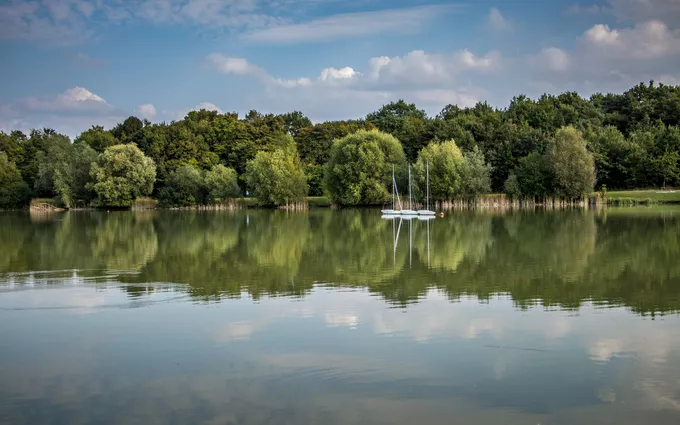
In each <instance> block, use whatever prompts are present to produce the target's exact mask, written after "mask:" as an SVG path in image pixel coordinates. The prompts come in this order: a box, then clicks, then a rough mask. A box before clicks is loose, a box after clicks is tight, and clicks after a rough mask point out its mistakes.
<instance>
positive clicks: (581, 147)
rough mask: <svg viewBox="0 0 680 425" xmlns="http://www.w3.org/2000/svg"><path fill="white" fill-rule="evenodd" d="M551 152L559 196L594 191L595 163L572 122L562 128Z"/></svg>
mask: <svg viewBox="0 0 680 425" xmlns="http://www.w3.org/2000/svg"><path fill="white" fill-rule="evenodd" d="M547 154H548V163H549V164H550V166H551V168H552V172H553V174H554V178H555V190H556V194H557V195H558V196H561V197H563V198H565V199H569V200H572V199H580V198H584V197H587V196H588V195H589V194H590V193H591V192H592V191H593V187H594V186H595V163H594V160H593V155H592V154H591V153H590V152H588V150H587V149H586V142H585V140H584V139H583V134H582V133H581V132H580V131H578V130H577V129H575V128H574V127H572V126H569V127H563V128H561V129H560V130H558V131H557V133H555V137H554V138H553V141H552V143H551V144H550V145H549V146H548V152H547Z"/></svg>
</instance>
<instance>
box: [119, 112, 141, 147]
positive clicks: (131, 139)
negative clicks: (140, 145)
mask: <svg viewBox="0 0 680 425" xmlns="http://www.w3.org/2000/svg"><path fill="white" fill-rule="evenodd" d="M143 128H144V123H143V122H142V121H141V120H140V119H139V118H137V117H134V116H130V117H128V118H126V119H125V121H123V122H122V123H120V124H118V125H117V126H115V127H114V128H112V129H111V134H113V136H114V137H115V138H116V139H118V140H120V141H121V142H122V143H135V142H137V139H138V137H139V136H140V135H141V132H142V129H143Z"/></svg>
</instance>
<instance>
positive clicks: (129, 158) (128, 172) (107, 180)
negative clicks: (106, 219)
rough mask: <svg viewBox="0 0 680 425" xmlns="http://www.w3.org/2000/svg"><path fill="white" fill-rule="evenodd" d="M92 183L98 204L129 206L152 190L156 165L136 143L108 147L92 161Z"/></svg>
mask: <svg viewBox="0 0 680 425" xmlns="http://www.w3.org/2000/svg"><path fill="white" fill-rule="evenodd" d="M90 175H91V176H92V180H93V182H92V183H91V184H90V186H89V187H91V188H92V189H93V190H94V191H95V193H96V194H97V199H96V201H95V204H96V205H98V206H111V207H129V206H131V205H132V202H133V201H134V200H135V199H136V198H137V197H140V196H146V195H149V194H151V192H152V191H153V185H154V182H155V181H156V165H155V164H154V162H153V160H152V159H151V158H149V157H147V156H145V155H144V153H143V152H142V151H141V150H140V149H139V148H138V147H137V146H136V145H134V144H126V145H115V146H111V147H108V148H106V149H105V150H104V152H103V153H101V154H100V155H99V157H98V158H97V162H95V163H93V164H92V170H91V171H90Z"/></svg>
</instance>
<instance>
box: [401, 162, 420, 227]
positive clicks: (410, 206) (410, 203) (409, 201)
mask: <svg viewBox="0 0 680 425" xmlns="http://www.w3.org/2000/svg"><path fill="white" fill-rule="evenodd" d="M411 187H412V183H411V164H409V165H408V209H407V210H401V211H400V213H401V215H406V216H409V215H418V211H415V210H413V209H412V208H413V201H412V198H411Z"/></svg>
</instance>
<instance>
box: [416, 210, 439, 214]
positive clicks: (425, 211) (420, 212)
mask: <svg viewBox="0 0 680 425" xmlns="http://www.w3.org/2000/svg"><path fill="white" fill-rule="evenodd" d="M418 215H435V212H434V211H430V210H418Z"/></svg>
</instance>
